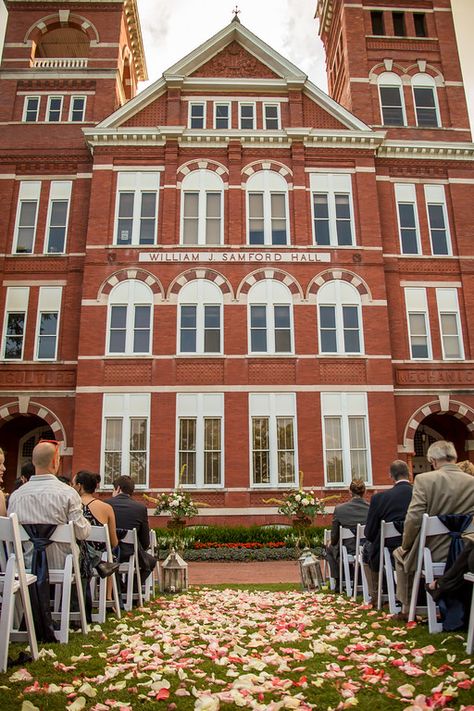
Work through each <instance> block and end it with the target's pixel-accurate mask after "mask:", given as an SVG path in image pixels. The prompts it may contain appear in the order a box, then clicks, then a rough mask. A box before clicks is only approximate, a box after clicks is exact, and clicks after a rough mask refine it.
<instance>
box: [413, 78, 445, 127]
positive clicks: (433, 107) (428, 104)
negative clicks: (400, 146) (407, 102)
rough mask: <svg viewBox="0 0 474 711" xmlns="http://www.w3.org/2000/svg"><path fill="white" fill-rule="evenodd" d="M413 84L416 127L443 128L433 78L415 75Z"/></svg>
mask: <svg viewBox="0 0 474 711" xmlns="http://www.w3.org/2000/svg"><path fill="white" fill-rule="evenodd" d="M411 84H412V87H413V102H414V104H415V114H416V125H417V126H424V127H427V128H430V127H431V128H437V127H438V126H441V118H440V114H439V106H438V94H437V92H436V84H435V80H434V79H433V77H431V76H430V75H429V74H415V76H414V77H412V80H411Z"/></svg>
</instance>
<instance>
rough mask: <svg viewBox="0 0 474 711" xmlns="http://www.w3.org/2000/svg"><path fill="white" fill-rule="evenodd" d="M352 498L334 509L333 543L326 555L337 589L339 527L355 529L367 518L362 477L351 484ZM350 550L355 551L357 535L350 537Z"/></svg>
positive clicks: (348, 545) (367, 507)
mask: <svg viewBox="0 0 474 711" xmlns="http://www.w3.org/2000/svg"><path fill="white" fill-rule="evenodd" d="M349 491H350V493H351V496H352V498H351V499H350V501H346V503H345V504H339V506H336V507H335V509H334V515H333V518H332V527H331V545H330V546H328V547H327V549H326V557H327V561H328V563H329V568H330V570H331V578H334V579H335V580H336V589H337V585H338V583H339V529H340V527H341V526H342V527H343V528H352V529H355V527H356V526H357V524H358V523H362V524H364V523H365V522H366V520H367V512H368V510H369V504H368V503H367V501H366V500H365V499H364V498H363V496H364V494H365V483H364V482H363V481H362V479H353V480H352V481H351V485H350V486H349ZM346 545H347V549H348V552H349V553H351V554H352V555H353V554H354V553H355V537H354V539H348V541H347V543H346Z"/></svg>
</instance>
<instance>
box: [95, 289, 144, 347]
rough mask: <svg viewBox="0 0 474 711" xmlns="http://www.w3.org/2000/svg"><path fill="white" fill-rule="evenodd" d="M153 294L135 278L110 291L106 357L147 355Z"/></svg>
mask: <svg viewBox="0 0 474 711" xmlns="http://www.w3.org/2000/svg"><path fill="white" fill-rule="evenodd" d="M152 312H153V293H152V291H151V289H150V287H149V286H148V285H147V284H145V283H144V282H143V281H139V280H138V279H127V280H126V281H122V282H120V283H119V284H117V285H116V286H114V288H113V289H112V291H111V292H110V296H109V308H108V327H107V348H106V352H107V355H148V354H149V353H151V343H152Z"/></svg>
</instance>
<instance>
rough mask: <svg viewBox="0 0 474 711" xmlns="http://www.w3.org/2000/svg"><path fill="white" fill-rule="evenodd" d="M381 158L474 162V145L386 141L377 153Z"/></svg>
mask: <svg viewBox="0 0 474 711" xmlns="http://www.w3.org/2000/svg"><path fill="white" fill-rule="evenodd" d="M377 155H378V157H379V158H405V159H406V158H418V159H420V158H423V159H425V158H427V159H430V160H462V161H468V160H469V161H472V160H474V143H443V142H439V143H434V142H429V143H428V142H422V141H420V142H419V143H414V142H412V143H407V142H406V141H384V143H383V144H382V145H381V146H380V147H379V149H378V151H377Z"/></svg>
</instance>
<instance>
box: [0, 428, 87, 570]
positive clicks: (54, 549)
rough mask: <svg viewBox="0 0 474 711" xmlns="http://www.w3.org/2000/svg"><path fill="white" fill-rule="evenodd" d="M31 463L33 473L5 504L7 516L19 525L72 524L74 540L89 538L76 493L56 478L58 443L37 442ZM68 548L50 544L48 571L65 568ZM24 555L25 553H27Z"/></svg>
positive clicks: (63, 545) (48, 549)
mask: <svg viewBox="0 0 474 711" xmlns="http://www.w3.org/2000/svg"><path fill="white" fill-rule="evenodd" d="M32 461H33V464H34V467H35V474H34V475H33V476H32V477H31V479H30V480H29V481H28V482H27V483H26V484H23V486H21V487H20V488H19V489H17V490H16V491H14V492H13V493H12V495H11V496H10V499H9V501H8V513H16V514H17V516H18V520H19V522H20V523H51V524H61V523H69V521H72V522H73V524H74V532H75V534H76V539H77V540H84V539H86V538H88V536H89V533H90V530H91V526H90V523H89V521H87V520H86V519H85V518H84V516H83V514H82V502H81V498H80V496H79V494H78V493H77V491H76V490H75V489H73V488H72V487H71V486H67V484H63V483H62V482H61V481H59V479H58V478H57V473H58V469H59V462H60V455H59V444H58V443H56V442H39V443H38V444H37V445H36V447H35V448H34V450H33V457H32ZM25 548H26V547H25ZM67 548H68V547H67V546H66V545H65V544H61V543H52V544H51V545H49V546H48V547H47V549H46V552H47V556H48V565H49V567H50V568H56V569H58V568H59V569H60V568H63V567H64V562H65V558H66V555H67V552H68V550H67ZM25 552H26V553H27V554H28V552H29V551H27V550H25Z"/></svg>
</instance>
